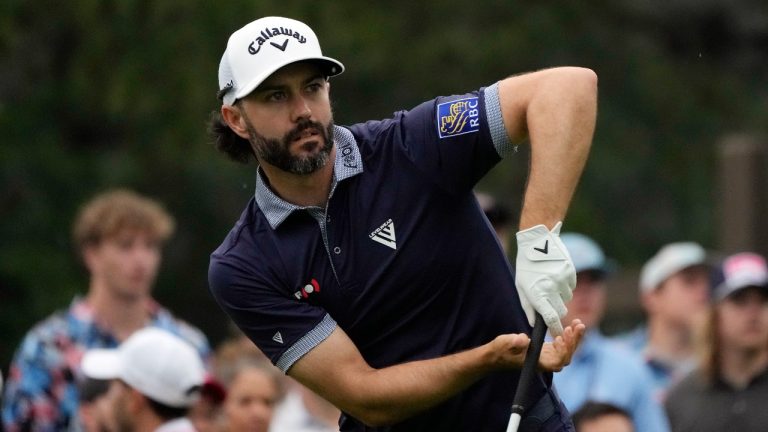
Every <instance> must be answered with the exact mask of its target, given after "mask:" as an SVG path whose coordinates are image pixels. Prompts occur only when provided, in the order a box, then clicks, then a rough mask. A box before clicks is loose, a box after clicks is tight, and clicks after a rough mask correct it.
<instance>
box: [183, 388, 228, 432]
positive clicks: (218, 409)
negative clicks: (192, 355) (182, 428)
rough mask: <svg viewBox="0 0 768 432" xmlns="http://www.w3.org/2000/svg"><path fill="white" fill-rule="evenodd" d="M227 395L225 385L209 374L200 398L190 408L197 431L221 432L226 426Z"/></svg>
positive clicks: (190, 417)
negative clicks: (225, 407) (225, 405)
mask: <svg viewBox="0 0 768 432" xmlns="http://www.w3.org/2000/svg"><path fill="white" fill-rule="evenodd" d="M226 397H227V391H226V389H225V388H224V385H223V384H221V383H220V382H219V380H217V379H216V378H214V377H213V376H211V375H208V376H207V377H206V378H205V381H204V382H203V387H202V388H201V389H200V399H199V400H198V401H197V402H196V403H195V404H194V405H192V408H190V410H189V414H187V417H189V420H190V421H192V424H193V425H194V426H195V430H196V431H197V432H219V431H222V430H223V427H224V417H223V415H224V414H223V406H224V400H225V399H226Z"/></svg>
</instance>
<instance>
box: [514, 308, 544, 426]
mask: <svg viewBox="0 0 768 432" xmlns="http://www.w3.org/2000/svg"><path fill="white" fill-rule="evenodd" d="M546 333H547V325H546V324H545V323H544V318H542V316H541V315H540V314H539V313H538V312H537V313H536V321H535V322H534V324H533V331H532V332H531V343H530V345H528V351H527V352H526V354H525V361H524V362H523V370H522V371H521V372H520V381H518V383H517V389H516V390H515V398H514V399H513V400H512V412H513V413H517V414H519V415H520V416H521V417H522V415H523V413H524V412H525V408H526V407H525V403H526V400H525V399H526V396H527V394H528V389H529V388H530V387H531V382H532V381H533V379H534V378H535V377H536V367H537V366H538V363H539V355H540V354H541V347H542V346H543V345H544V335H545V334H546Z"/></svg>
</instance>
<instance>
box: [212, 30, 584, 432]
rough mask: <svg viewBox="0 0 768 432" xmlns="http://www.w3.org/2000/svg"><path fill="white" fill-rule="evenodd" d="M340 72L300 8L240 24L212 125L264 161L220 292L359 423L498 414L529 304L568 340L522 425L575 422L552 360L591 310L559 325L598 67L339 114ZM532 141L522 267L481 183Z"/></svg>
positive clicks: (216, 280) (398, 426) (450, 426)
mask: <svg viewBox="0 0 768 432" xmlns="http://www.w3.org/2000/svg"><path fill="white" fill-rule="evenodd" d="M343 70H344V67H343V66H342V64H341V63H340V62H339V61H337V60H335V59H332V58H330V57H327V56H324V55H323V53H322V52H321V50H320V43H319V41H318V39H317V36H316V35H315V33H314V32H313V31H312V29H311V28H309V26H307V25H306V24H304V23H302V22H299V21H296V20H293V19H288V18H282V17H266V18H261V19H259V20H256V21H254V22H251V23H250V24H248V25H246V26H245V27H243V28H241V29H239V30H238V31H236V32H235V33H233V34H232V36H231V37H230V38H229V41H228V43H227V48H226V50H225V52H224V54H223V56H222V59H221V63H220V66H219V93H218V95H219V97H220V98H221V106H220V108H219V109H218V110H217V111H216V112H215V116H214V118H213V122H212V131H213V132H214V135H215V138H216V144H217V147H218V148H219V149H220V150H222V151H223V152H225V153H226V154H227V155H228V156H229V157H231V158H232V159H234V160H237V161H241V162H248V161H249V160H251V159H255V160H256V161H257V162H258V163H259V169H258V171H257V175H256V178H257V180H256V192H255V196H254V197H253V199H252V200H251V201H250V202H249V204H248V206H247V208H246V209H245V211H244V212H243V214H242V216H241V218H240V220H239V222H238V223H237V224H236V225H235V227H234V228H233V230H232V231H231V232H230V234H229V235H228V236H227V238H226V239H225V240H224V242H223V243H222V244H221V246H220V247H219V248H218V249H217V250H216V251H214V253H213V254H212V256H211V264H210V269H209V280H210V286H211V291H212V293H213V295H214V297H215V298H216V300H217V301H218V303H219V305H220V306H221V307H222V308H223V309H224V310H225V311H226V312H227V313H228V314H229V316H230V317H231V318H232V319H233V320H234V322H235V323H236V324H237V325H238V326H239V327H240V328H241V329H242V330H243V331H244V333H245V334H246V335H247V336H248V337H249V338H250V339H251V340H252V341H253V342H255V343H256V345H258V347H259V348H260V349H261V350H262V351H263V352H264V353H265V354H266V355H267V356H268V357H269V358H270V359H271V360H272V362H273V363H275V364H276V365H277V366H278V367H279V368H280V369H281V370H283V371H284V372H286V373H287V374H288V375H290V376H292V377H294V378H296V379H297V380H298V381H300V382H301V383H303V384H305V385H307V387H309V388H310V389H312V390H314V391H316V392H317V393H319V394H320V395H321V396H323V397H325V398H327V399H328V400H330V401H331V402H332V403H334V404H335V405H336V406H338V407H340V408H341V410H342V411H343V412H344V414H343V415H342V420H341V421H340V423H341V429H342V430H345V431H347V430H375V429H368V428H367V427H368V426H373V427H382V428H385V430H388V431H397V430H501V429H503V428H504V426H505V425H506V423H507V421H508V419H509V414H510V406H511V402H512V397H513V395H514V393H515V388H516V387H517V383H518V381H519V374H520V367H521V365H522V363H521V362H522V360H523V358H524V350H525V348H527V346H528V342H529V338H528V336H527V335H526V333H528V332H530V325H532V324H533V322H534V317H535V315H534V309H535V311H537V312H539V313H540V314H541V316H542V317H543V318H544V321H545V322H546V324H547V325H548V326H549V328H550V330H551V331H552V333H553V334H555V335H557V338H556V339H555V341H554V343H553V344H547V345H545V346H544V349H543V355H542V357H541V358H540V367H541V369H542V370H544V371H548V372H547V373H545V374H544V375H543V376H542V377H541V378H542V379H537V380H535V382H534V385H533V386H532V387H531V388H530V389H528V390H529V398H530V400H531V401H532V403H531V405H532V408H531V409H530V410H529V411H528V412H529V413H530V415H528V417H527V418H528V419H529V421H530V422H531V423H532V424H533V425H532V426H528V425H525V424H522V425H521V428H522V430H552V431H561V430H568V429H569V428H570V426H569V425H570V421H569V419H568V416H567V414H566V410H565V408H564V407H561V403H560V401H559V399H558V398H557V397H556V395H554V393H553V392H552V390H551V388H550V385H549V384H550V381H551V374H550V373H549V372H551V371H553V370H558V369H560V368H562V367H563V366H564V365H565V364H567V362H568V361H569V360H570V356H571V354H572V353H573V350H575V347H576V346H577V345H578V341H579V340H580V336H581V334H582V332H583V325H581V323H579V322H578V321H577V322H574V323H570V325H568V326H566V327H565V328H563V326H562V323H561V322H560V318H561V317H562V316H563V315H565V312H566V307H565V302H567V301H568V300H569V299H570V297H571V290H572V289H573V286H574V285H575V283H576V278H575V273H574V271H573V265H572V263H571V259H570V257H569V256H568V252H567V250H566V249H565V247H564V246H563V245H562V242H561V241H560V238H559V233H560V227H561V226H562V223H561V222H560V221H562V219H563V218H564V217H565V213H566V209H567V207H568V204H569V202H570V200H571V197H572V195H573V192H574V190H575V188H576V184H577V182H578V179H579V177H580V175H581V172H582V169H583V167H584V163H585V161H586V159H587V155H588V152H589V147H590V144H591V140H592V134H593V131H594V125H595V119H596V108H597V78H596V76H595V74H594V72H592V71H591V70H588V69H584V68H576V67H567V68H554V69H548V70H542V71H538V72H534V73H530V74H523V75H517V76H514V77H510V78H506V79H503V80H501V81H499V82H497V83H494V84H492V85H490V86H489V87H486V88H483V89H480V90H478V91H473V92H468V93H464V94H459V95H453V96H448V97H438V98H436V99H433V100H431V101H428V102H425V103H423V104H421V105H419V106H417V107H415V108H413V109H411V110H410V111H400V112H397V113H395V114H394V116H393V117H392V118H390V119H386V120H382V121H368V122H364V123H358V124H355V125H352V126H348V127H339V126H335V125H334V122H333V115H332V111H331V101H330V95H329V92H330V84H329V81H328V78H329V77H332V76H335V75H338V74H340V73H342V71H343ZM526 138H530V145H531V155H532V157H531V165H530V175H529V177H528V183H527V188H526V193H525V201H524V203H523V209H522V212H521V215H520V232H518V233H517V246H518V256H517V260H516V263H517V272H516V276H514V277H513V275H512V273H511V272H510V269H509V264H508V263H507V261H506V257H505V256H504V253H503V251H502V249H501V247H499V244H498V241H497V240H496V239H495V235H494V233H493V231H492V230H491V228H490V226H489V224H488V222H487V220H486V219H485V217H484V215H483V214H482V211H481V210H480V208H479V206H478V204H477V201H476V200H475V199H474V196H473V194H472V189H473V187H474V186H475V185H476V183H477V182H478V181H479V180H480V178H482V177H483V176H484V175H485V174H486V173H487V172H488V171H489V170H490V169H491V168H492V167H493V166H495V165H496V164H497V163H498V162H499V161H500V160H501V158H502V157H503V156H506V155H508V154H512V153H514V148H515V145H516V144H518V143H520V142H522V141H524V140H525V139H526ZM515 279H516V282H517V283H516V284H515ZM523 422H524V423H525V422H526V419H523Z"/></svg>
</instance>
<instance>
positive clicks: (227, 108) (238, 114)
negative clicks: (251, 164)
mask: <svg viewBox="0 0 768 432" xmlns="http://www.w3.org/2000/svg"><path fill="white" fill-rule="evenodd" d="M221 118H222V119H224V122H225V123H226V124H227V126H229V128H230V129H232V131H233V132H235V133H236V134H237V135H238V136H240V138H243V139H246V140H247V139H248V138H250V136H249V135H248V127H247V126H246V123H245V117H243V113H242V111H240V108H238V107H236V106H234V105H222V106H221Z"/></svg>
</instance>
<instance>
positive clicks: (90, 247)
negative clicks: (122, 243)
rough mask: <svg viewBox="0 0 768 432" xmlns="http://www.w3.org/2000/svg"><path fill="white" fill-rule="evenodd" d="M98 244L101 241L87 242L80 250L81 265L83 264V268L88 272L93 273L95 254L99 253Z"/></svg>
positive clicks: (95, 261) (95, 260)
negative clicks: (96, 242)
mask: <svg viewBox="0 0 768 432" xmlns="http://www.w3.org/2000/svg"><path fill="white" fill-rule="evenodd" d="M100 245H101V243H99V244H95V243H88V244H86V245H85V246H83V247H82V249H81V250H80V254H81V256H82V258H83V265H85V268H86V269H88V273H93V272H94V271H95V269H96V265H97V256H98V253H99V246H100Z"/></svg>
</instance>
